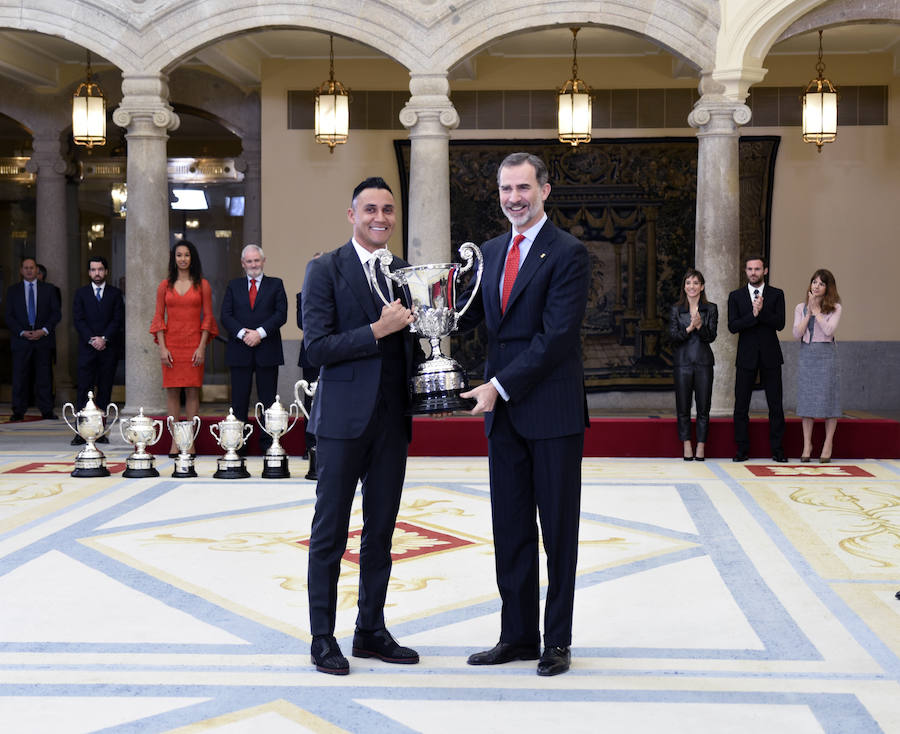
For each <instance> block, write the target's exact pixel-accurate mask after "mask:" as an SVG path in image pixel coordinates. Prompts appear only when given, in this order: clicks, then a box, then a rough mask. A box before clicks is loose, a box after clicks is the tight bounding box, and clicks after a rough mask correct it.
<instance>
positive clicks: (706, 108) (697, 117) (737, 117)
mask: <svg viewBox="0 0 900 734" xmlns="http://www.w3.org/2000/svg"><path fill="white" fill-rule="evenodd" d="M751 117H752V113H751V112H750V108H749V107H748V106H747V105H745V104H744V103H743V102H736V101H735V100H734V99H732V98H730V97H726V96H725V95H723V94H704V95H703V96H702V97H701V98H700V99H699V100H698V101H697V103H696V104H695V105H694V109H692V110H691V113H690V114H689V115H688V124H689V125H690V126H691V127H696V128H698V131H697V136H698V137H700V136H704V135H737V129H738V127H740V126H741V125H746V124H747V123H748V122H750V118H751Z"/></svg>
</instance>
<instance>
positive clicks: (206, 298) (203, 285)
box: [200, 278, 219, 339]
mask: <svg viewBox="0 0 900 734" xmlns="http://www.w3.org/2000/svg"><path fill="white" fill-rule="evenodd" d="M200 296H201V298H202V299H203V321H201V322H200V331H207V332H209V337H210V339H213V338H215V337H216V336H217V335H218V333H219V327H218V326H217V325H216V317H215V316H214V315H213V307H212V288H210V287H209V281H208V280H207V279H206V278H204V279H203V280H202V281H200Z"/></svg>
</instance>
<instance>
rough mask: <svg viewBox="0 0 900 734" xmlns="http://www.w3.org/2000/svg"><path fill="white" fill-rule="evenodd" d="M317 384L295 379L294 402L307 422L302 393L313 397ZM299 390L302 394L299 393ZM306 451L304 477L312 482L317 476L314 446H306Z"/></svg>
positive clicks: (306, 411) (307, 413)
mask: <svg viewBox="0 0 900 734" xmlns="http://www.w3.org/2000/svg"><path fill="white" fill-rule="evenodd" d="M318 385H319V383H318V382H314V383H312V384H310V383H308V382H307V381H306V380H297V382H296V383H295V384H294V403H295V404H296V405H297V407H298V408H300V411H301V412H302V413H303V417H304V418H306V420H307V422H309V411H308V410H307V409H306V401H305V400H304V399H303V397H304V395H305V396H306V397H308V398H313V397H315V395H316V388H317V387H318ZM301 390H302V391H303V394H304V395H301V394H300V392H301ZM306 452H307V453H308V454H309V469H307V471H306V476H305V477H304V478H305V479H309V480H310V481H312V482H314V481H316V480H317V479H318V478H319V473H318V472H317V471H316V447H315V446H307V447H306Z"/></svg>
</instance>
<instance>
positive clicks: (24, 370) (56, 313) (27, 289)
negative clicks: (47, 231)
mask: <svg viewBox="0 0 900 734" xmlns="http://www.w3.org/2000/svg"><path fill="white" fill-rule="evenodd" d="M20 273H21V274H22V281H21V282H19V283H16V284H15V285H11V286H10V287H9V289H8V290H7V291H6V326H7V328H9V340H10V350H11V351H12V417H11V418H10V420H13V421H20V420H22V418H24V417H25V411H26V410H27V408H28V393H29V384H30V383H31V381H32V380H33V384H34V395H35V399H36V402H37V405H38V408H39V409H40V411H41V416H42V417H43V418H45V419H49V420H53V419H56V417H57V416H56V415H55V414H54V413H53V350H54V349H55V348H56V336H55V329H56V325H57V324H58V323H59V320H60V318H61V314H60V310H59V298H58V297H57V295H56V290H55V289H54V287H53V286H52V285H49V284H47V283H41V282H39V281H38V279H37V263H36V262H35V261H34V258H31V257H26V258H24V259H23V260H22V267H21V269H20Z"/></svg>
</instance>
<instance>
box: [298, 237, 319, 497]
mask: <svg viewBox="0 0 900 734" xmlns="http://www.w3.org/2000/svg"><path fill="white" fill-rule="evenodd" d="M321 254H322V253H321V252H316V253H314V254H313V260H315V259H316V258H317V257H319V256H320V255H321ZM311 262H312V260H310V263H311ZM307 277H309V263H307V264H306V272H305V273H304V275H303V282H304V283H305V282H306V279H307ZM297 328H298V329H300V331H303V292H302V291H298V292H297ZM297 366H298V367H299V368H300V376H301V377H302V378H303V379H304V380H306V381H307V382H308V383H309V384H310V385H312V383H314V382H315V381H316V380H318V379H319V369H318V368H317V367H313V366H312V365H311V364H310V363H309V359H308V358H307V356H306V345H304V343H303V341H302V340H301V341H300V355H299V356H298V358H297ZM300 399H301V400H303V404H304V405H305V406H306V409H307V410H309V408H310V406H311V405H312V399H311V398H310V397H309V396H308V395H306V394H303V395H301V396H300ZM305 440H306V455H305V456H304V457H303V458H309V471H308V472H307V474H306V478H307V479H313V480H315V479H318V478H319V476H318V474H317V472H316V434H314V433H313V432H312V431H310V430H309V422H308V421H307V423H306V436H305Z"/></svg>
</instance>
